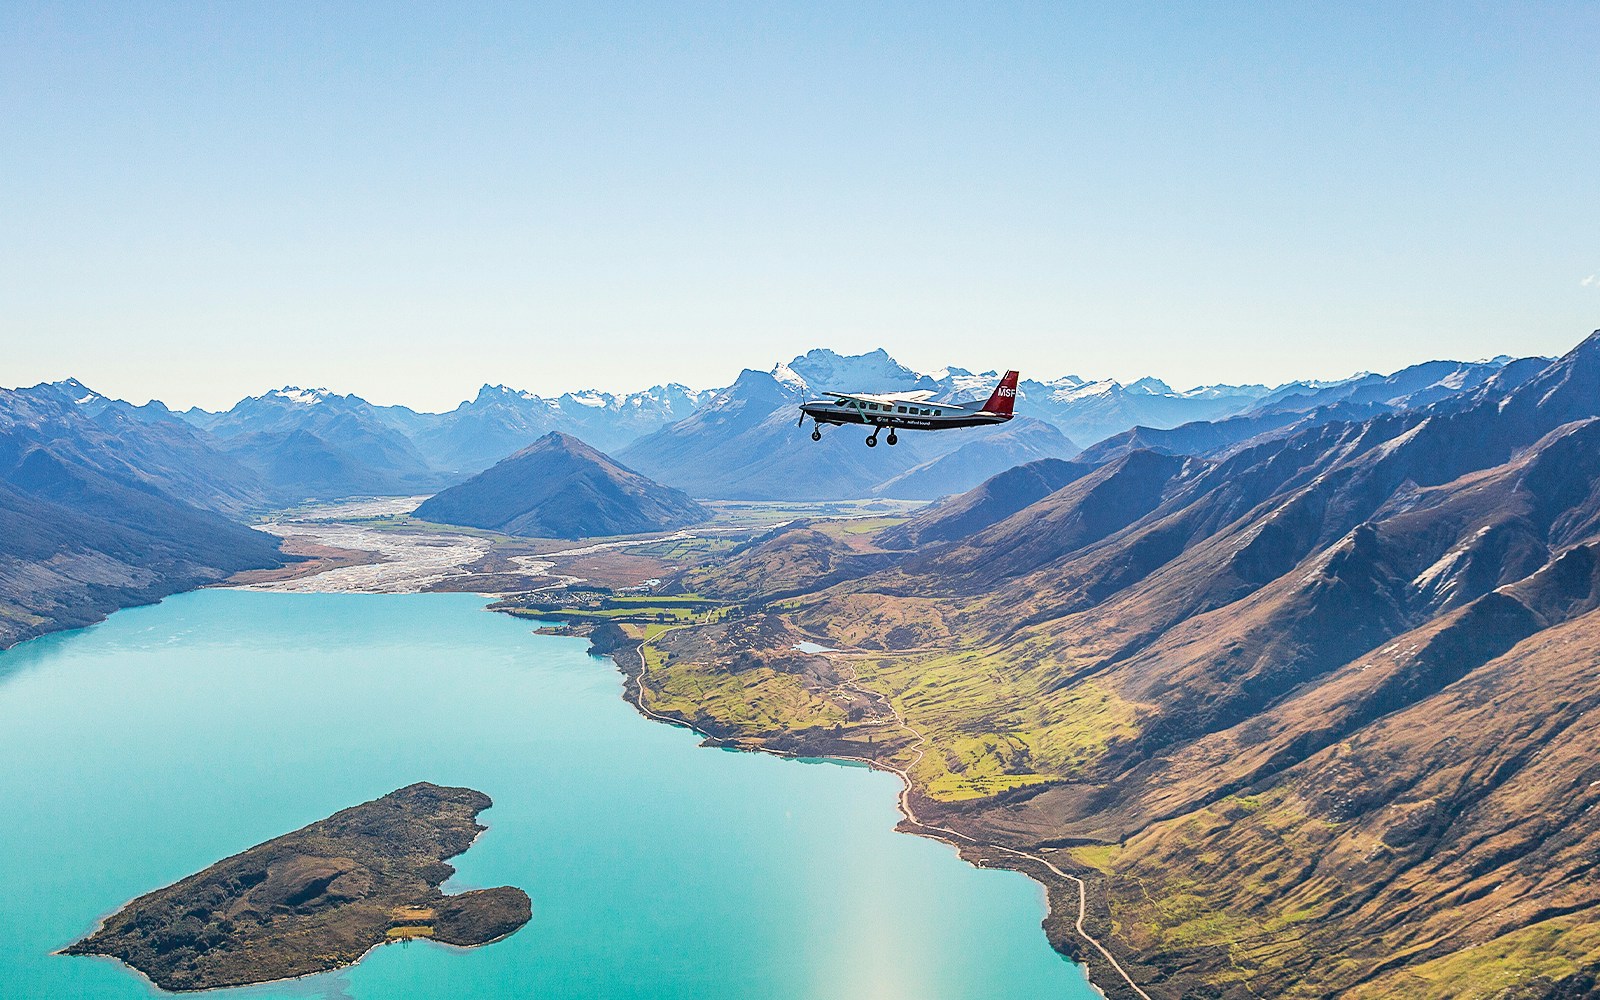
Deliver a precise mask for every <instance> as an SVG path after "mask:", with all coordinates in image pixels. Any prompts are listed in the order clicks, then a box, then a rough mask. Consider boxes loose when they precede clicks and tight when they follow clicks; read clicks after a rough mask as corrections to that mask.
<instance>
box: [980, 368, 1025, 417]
mask: <svg viewBox="0 0 1600 1000" xmlns="http://www.w3.org/2000/svg"><path fill="white" fill-rule="evenodd" d="M1016 401H1017V373H1016V372H1006V377H1005V378H1003V379H1001V380H1000V384H999V385H997V386H995V387H994V393H993V394H992V395H991V396H990V397H989V401H988V402H987V403H984V404H983V412H984V413H1001V414H1004V415H1005V416H1008V417H1009V416H1011V406H1012V404H1013V403H1015V402H1016Z"/></svg>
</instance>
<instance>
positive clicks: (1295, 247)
mask: <svg viewBox="0 0 1600 1000" xmlns="http://www.w3.org/2000/svg"><path fill="white" fill-rule="evenodd" d="M1596 37H1600V7H1597V6H1595V5H1594V4H1584V3H1550V4H1544V5H1540V6H1537V7H1518V8H1514V9H1508V8H1503V7H1500V6H1497V5H1457V4H1437V5H1418V6H1408V7H1406V8H1404V9H1398V10H1397V9H1390V8H1388V7H1386V6H1384V5H1377V4H1374V5H1368V6H1364V7H1362V6H1356V7H1350V6H1341V7H1339V8H1336V9H1324V10H1317V9H1306V8H1272V9H1233V8H1211V9H1194V10H1174V9H1172V8H1167V7H1161V6H1155V5H1132V6H1119V7H1116V8H1113V9H1103V8H1100V7H1078V8H1069V7H1061V6H1057V5H1033V4H1016V5H1008V6H1004V7H985V8H982V9H973V8H962V7H938V6H927V5H914V4H886V5H877V6H872V7H870V8H861V7H858V6H854V5H834V6H826V5H825V6H823V7H807V8H804V9H796V10H786V11H784V10H780V11H772V10H765V9H762V10H752V9H749V8H744V7H741V6H738V5H710V6H696V7H674V8H670V9H668V8H662V7H655V6H651V7H644V8H639V7H632V6H627V5H611V6H604V7H592V6H583V7H577V6H571V7H568V6H560V5H550V6H543V7H540V8H538V9H532V8H522V7H516V6H500V5H489V6H475V7H471V8H468V9H458V8H451V9H448V10H442V9H436V8H429V7H426V6H421V5H417V6H404V5H396V6H384V7H381V8H363V7H339V8H327V7H318V6H313V5H293V4H289V5H228V6H214V5H205V4H193V5H184V6H173V7H163V8H160V9H135V8H124V7H119V6H116V5H98V6H97V5H81V6H73V7H59V6H52V5H46V4H31V3H19V4H13V5H10V6H8V7H7V9H6V12H5V13H4V15H0V108H3V109H4V110H3V112H0V113H3V114H4V116H5V118H4V120H5V122H6V127H7V134H8V142H7V143H6V146H5V148H4V149H3V150H0V220H3V221H4V223H5V225H4V226H0V302H3V303H4V308H3V311H0V333H3V335H4V336H5V339H6V342H7V347H8V350H7V356H6V359H5V361H4V362H3V363H0V382H4V383H8V384H23V385H26V384H32V383H35V382H39V381H49V380H55V379H59V378H63V377H67V376H72V377H76V378H79V379H80V380H82V381H83V382H84V383H86V384H88V385H90V386H91V387H93V388H96V389H97V390H99V391H101V392H105V393H107V394H108V395H113V396H120V397H125V398H129V399H136V398H137V397H146V398H149V397H154V398H160V399H163V400H167V401H169V402H172V403H173V404H174V405H179V404H183V405H187V404H190V403H195V404H200V405H204V406H207V407H209V408H215V407H218V406H226V405H229V404H231V403H232V402H233V401H236V400H237V399H239V398H241V397H243V396H245V395H251V394H256V393H259V392H261V391H263V390H264V389H265V388H268V387H272V386H282V385H285V384H300V385H307V384H309V385H327V386H329V387H330V388H333V389H335V390H337V391H341V392H355V393H357V394H359V395H362V396H363V397H366V398H368V399H372V400H373V401H382V402H403V403H405V404H406V405H410V406H413V407H417V408H421V409H428V410H438V409H447V408H449V407H450V406H452V405H454V404H455V402H457V401H459V399H461V398H469V397H470V396H471V394H472V393H473V392H475V391H476V388H477V386H478V385H480V384H482V383H483V382H485V381H488V382H503V383H506V384H509V385H515V386H517V387H518V388H526V389H528V390H530V391H534V392H537V393H541V394H546V395H550V394H556V393H559V392H561V391H563V390H565V389H571V388H579V387H595V388H601V389H607V390H612V391H617V390H627V389H634V388H640V387H644V386H648V385H652V384H658V383H667V382H683V383H686V384H696V383H700V384H705V383H707V382H710V383H712V384H718V383H725V382H726V380H727V379H728V378H731V377H732V373H733V372H734V371H737V368H738V367H740V366H746V365H748V366H752V367H754V366H764V365H770V364H771V363H772V361H773V360H776V359H779V358H786V357H789V356H792V355H793V354H794V353H798V352H799V351H801V350H805V349H807V348H809V347H812V346H818V345H829V346H831V347H833V348H834V349H836V350H839V351H841V352H842V353H860V352H862V351H865V350H871V349H873V348H875V347H878V346H882V347H884V348H886V349H887V350H888V351H889V352H890V353H891V354H892V355H894V356H895V357H896V358H897V359H899V360H900V361H901V362H903V363H905V364H907V365H909V366H911V367H913V368H917V369H920V370H928V369H933V368H938V367H942V366H944V365H959V366H962V367H966V368H971V369H973V370H986V369H991V368H1010V367H1015V368H1019V369H1021V370H1023V371H1024V373H1036V374H1041V375H1046V376H1058V375H1064V374H1068V373H1074V374H1080V375H1084V376H1086V377H1088V376H1094V377H1115V378H1118V379H1120V380H1123V381H1129V380H1132V379H1134V378H1138V377H1141V376H1144V375H1154V376H1156V377H1159V378H1162V379H1164V380H1165V381H1167V382H1169V383H1171V384H1172V385H1174V386H1178V387H1186V386H1190V385H1197V384H1208V383H1216V382H1263V383H1280V382H1284V381H1289V380H1292V379H1296V378H1339V377H1343V376H1346V375H1348V374H1350V373H1351V372H1352V371H1355V370H1361V369H1367V370H1375V371H1393V370H1396V369H1399V368H1402V367H1405V366H1406V365H1408V364H1413V363H1416V362H1418V361H1423V360H1428V359H1431V358H1439V357H1453V358H1478V357H1490V356H1494V355H1497V354H1502V353H1504V354H1512V355H1531V354H1557V353H1560V352H1562V351H1565V350H1566V349H1568V348H1569V347H1570V346H1571V345H1572V344H1574V343H1576V342H1577V341H1578V340H1580V339H1581V338H1582V337H1583V336H1584V335H1585V334H1586V333H1587V332H1588V331H1589V330H1592V329H1594V328H1595V327H1597V326H1600V247H1597V246H1596V244H1595V241H1594V236H1593V234H1594V233H1595V232H1597V231H1600V198H1597V197H1596V191H1595V184H1594V179H1593V154H1594V150H1595V149H1596V148H1600V125H1597V120H1600V119H1597V116H1595V114H1594V108H1595V107H1597V106H1600V78H1597V77H1596V75H1595V74H1594V73H1593V72H1592V59H1593V52H1592V45H1593V40H1594V39H1595V38H1596ZM728 359H733V360H732V361H729V360H728ZM724 369H728V370H729V373H728V374H727V375H722V376H716V375H708V374H706V373H709V372H716V371H722V370H724Z"/></svg>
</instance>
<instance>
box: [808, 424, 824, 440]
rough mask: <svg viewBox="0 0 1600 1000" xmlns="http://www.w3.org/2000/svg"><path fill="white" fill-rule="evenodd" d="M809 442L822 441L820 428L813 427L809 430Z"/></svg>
mask: <svg viewBox="0 0 1600 1000" xmlns="http://www.w3.org/2000/svg"><path fill="white" fill-rule="evenodd" d="M811 440H813V441H821V440H822V428H821V427H813V428H812V429H811Z"/></svg>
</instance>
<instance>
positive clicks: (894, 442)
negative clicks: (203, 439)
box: [889, 431, 900, 444]
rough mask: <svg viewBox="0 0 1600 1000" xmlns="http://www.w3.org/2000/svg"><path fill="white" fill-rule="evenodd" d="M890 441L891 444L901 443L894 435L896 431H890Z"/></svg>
mask: <svg viewBox="0 0 1600 1000" xmlns="http://www.w3.org/2000/svg"><path fill="white" fill-rule="evenodd" d="M889 443H890V444H899V443H900V439H899V438H897V437H895V436H894V431H890V432H889Z"/></svg>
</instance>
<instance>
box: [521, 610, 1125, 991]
mask: <svg viewBox="0 0 1600 1000" xmlns="http://www.w3.org/2000/svg"><path fill="white" fill-rule="evenodd" d="M502 613H507V612H505V611H504V610H503V609H502ZM644 645H645V642H643V641H641V642H634V643H630V644H628V645H625V646H622V647H620V648H617V649H615V650H612V651H610V652H607V653H604V654H601V653H593V652H591V655H593V656H595V657H597V658H601V659H607V660H610V661H611V662H612V664H613V665H614V666H615V667H616V669H617V670H618V671H619V672H620V673H621V674H622V676H623V687H622V697H623V700H624V701H626V702H627V703H628V704H629V705H632V706H633V708H634V709H635V710H636V711H637V712H638V713H639V714H640V715H642V716H644V717H645V718H647V719H650V720H652V721H656V722H661V723H664V724H667V725H673V726H678V727H681V728H684V729H688V730H690V731H691V732H693V733H695V734H696V735H698V736H700V737H702V740H701V745H702V746H705V747H714V748H718V749H725V750H739V751H744V752H751V753H764V754H770V755H772V756H775V757H783V758H788V759H809V760H826V761H834V762H839V763H846V762H850V763H859V764H863V765H865V766H867V767H869V768H871V769H872V770H875V771H881V772H884V773H886V774H893V775H895V776H896V777H897V778H899V779H900V781H901V782H902V785H903V790H902V792H901V794H900V795H899V796H897V798H896V807H897V810H898V812H899V815H900V821H899V822H898V823H897V824H896V825H895V831H896V832H897V833H903V834H909V835H912V836H917V837H922V838H924V839H927V840H933V841H936V842H938V843H941V844H944V845H946V846H948V847H950V848H952V849H954V850H955V852H956V856H957V857H958V858H960V859H961V860H962V861H964V862H966V863H967V864H970V865H972V866H973V867H975V868H997V869H1001V870H1004V871H1012V872H1016V873H1017V874H1020V875H1024V876H1026V877H1027V878H1029V879H1032V880H1033V881H1034V882H1035V883H1037V884H1038V885H1039V886H1040V888H1041V889H1042V890H1043V891H1044V896H1045V916H1044V919H1043V920H1042V921H1041V927H1042V929H1043V930H1044V933H1045V938H1046V940H1048V941H1049V942H1050V946H1051V947H1052V948H1054V949H1055V950H1056V951H1057V952H1058V953H1060V954H1061V955H1063V956H1065V957H1066V958H1069V959H1071V960H1072V961H1074V962H1076V963H1078V964H1079V965H1080V966H1081V967H1082V968H1083V970H1084V975H1085V978H1086V979H1088V982H1089V986H1090V988H1091V989H1093V990H1094V991H1095V992H1097V993H1098V994H1099V995H1100V996H1102V997H1104V998H1105V1000H1150V997H1149V995H1148V994H1146V993H1145V992H1144V991H1143V990H1142V989H1140V988H1139V986H1138V984H1137V983H1136V982H1135V981H1134V980H1133V978H1132V977H1131V976H1130V975H1129V974H1128V973H1127V972H1125V971H1124V970H1123V968H1122V964H1123V963H1128V964H1132V963H1136V962H1137V961H1138V956H1136V955H1132V954H1124V955H1117V954H1115V953H1114V952H1112V951H1111V950H1110V949H1108V947H1107V945H1106V943H1105V942H1106V941H1108V940H1111V936H1110V934H1109V930H1110V915H1109V913H1104V914H1102V913H1096V912H1095V910H1094V908H1093V907H1092V906H1091V904H1090V903H1089V897H1090V894H1089V892H1088V888H1087V884H1094V883H1098V882H1099V880H1100V876H1099V875H1098V873H1095V872H1091V871H1088V870H1084V871H1082V872H1081V873H1078V874H1076V875H1069V874H1066V873H1064V872H1061V871H1059V870H1057V871H1051V869H1052V868H1054V867H1055V865H1054V863H1053V862H1049V861H1045V860H1044V859H1043V858H1038V857H1033V856H1030V855H1026V854H1024V853H1022V852H1020V851H1019V850H1018V849H1017V848H1013V847H1010V846H1008V845H1005V844H999V843H987V842H984V841H982V840H980V839H979V838H976V837H971V836H968V835H967V834H964V833H961V832H960V831H957V830H954V829H948V828H941V827H936V826H930V825H929V824H927V823H924V822H923V821H921V820H919V819H917V818H916V815H915V808H914V806H913V805H912V804H911V800H912V799H913V798H916V799H918V800H920V801H922V802H923V803H924V804H925V805H928V806H936V803H934V802H933V801H932V800H929V799H926V798H924V797H922V796H920V795H919V793H918V792H917V791H916V787H915V785H914V783H913V782H912V780H911V777H910V775H908V774H907V773H906V772H905V771H903V770H901V769H900V768H897V767H895V766H894V765H892V764H888V763H886V762H884V761H881V760H877V759H874V758H871V757H863V756H859V755H856V754H845V753H840V752H839V751H838V748H837V746H836V745H830V743H829V742H828V741H825V740H822V741H819V740H808V738H807V736H806V734H804V733H796V734H792V735H793V738H794V739H795V740H796V741H797V745H796V746H794V747H775V746H770V745H768V744H767V743H766V742H765V741H763V740H758V739H751V738H748V737H741V738H734V737H731V736H727V735H718V734H716V733H713V732H709V731H708V730H706V729H705V728H703V727H702V726H701V725H697V724H696V723H694V722H691V721H690V720H688V719H684V718H682V717H679V716H674V715H668V714H663V713H659V712H656V711H655V710H654V709H651V708H650V707H648V706H647V705H645V704H644V701H643V690H644V680H643V676H644V672H645V657H644V653H643V649H642V647H643V646H644ZM1073 878H1081V879H1082V883H1078V884H1075V883H1073V882H1071V881H1069V880H1070V879H1073ZM1084 883H1087V884H1084ZM1093 895H1094V896H1095V897H1096V898H1097V899H1098V900H1101V901H1103V900H1104V898H1105V897H1104V893H1095V894H1093ZM1102 906H1103V902H1102ZM1091 923H1092V924H1093V925H1094V929H1095V930H1097V931H1099V932H1100V933H1099V934H1098V935H1093V934H1090V933H1089V932H1088V931H1087V930H1086V929H1085V925H1090V924H1091ZM1097 952H1098V954H1097ZM1091 960H1092V961H1094V962H1095V963H1096V965H1102V966H1103V965H1105V964H1110V965H1112V966H1114V967H1115V972H1116V974H1114V975H1106V976H1094V975H1092V974H1091V971H1090V970H1091V968H1092V967H1091V965H1090V962H1091Z"/></svg>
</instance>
